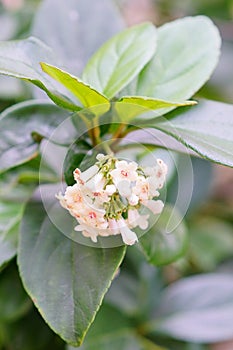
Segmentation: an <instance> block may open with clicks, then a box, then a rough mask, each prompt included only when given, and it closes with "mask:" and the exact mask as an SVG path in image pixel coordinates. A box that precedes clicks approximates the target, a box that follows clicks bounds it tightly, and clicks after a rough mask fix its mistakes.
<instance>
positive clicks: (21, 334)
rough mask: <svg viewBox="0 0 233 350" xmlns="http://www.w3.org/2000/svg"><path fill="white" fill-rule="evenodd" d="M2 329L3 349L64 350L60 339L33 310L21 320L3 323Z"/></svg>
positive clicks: (0, 328)
mask: <svg viewBox="0 0 233 350" xmlns="http://www.w3.org/2000/svg"><path fill="white" fill-rule="evenodd" d="M1 326H2V325H1ZM3 327H4V328H3ZM3 327H0V330H2V328H3V330H4V336H5V339H4V340H5V341H4V345H5V346H4V347H5V348H7V349H14V350H22V349H23V350H32V349H33V350H42V349H43V350H51V349H52V350H64V342H63V341H62V339H60V338H59V337H58V336H57V335H56V334H54V333H53V332H52V331H51V330H50V328H49V327H48V326H47V324H46V323H45V322H44V320H43V319H42V317H41V316H40V315H39V313H38V312H37V310H36V309H35V308H32V309H31V310H30V311H29V312H28V313H27V315H25V316H24V317H23V318H21V319H19V320H17V321H16V322H12V323H7V324H6V323H5V324H4V326H3Z"/></svg>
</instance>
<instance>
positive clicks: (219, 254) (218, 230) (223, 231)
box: [189, 217, 233, 271]
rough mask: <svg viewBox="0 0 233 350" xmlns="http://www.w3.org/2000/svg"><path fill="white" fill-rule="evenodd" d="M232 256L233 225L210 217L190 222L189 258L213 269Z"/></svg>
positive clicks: (203, 267) (198, 265)
mask: <svg viewBox="0 0 233 350" xmlns="http://www.w3.org/2000/svg"><path fill="white" fill-rule="evenodd" d="M230 257H233V232H232V226H231V225H229V224H228V223H227V222H224V221H221V220H218V219H214V218H208V217H207V218H204V219H202V220H200V221H198V222H191V223H190V246H189V259H191V262H192V263H193V264H194V265H195V266H196V267H198V268H199V269H200V270H201V271H211V270H214V269H215V268H217V266H218V264H219V263H220V262H222V261H223V260H224V259H227V258H230Z"/></svg>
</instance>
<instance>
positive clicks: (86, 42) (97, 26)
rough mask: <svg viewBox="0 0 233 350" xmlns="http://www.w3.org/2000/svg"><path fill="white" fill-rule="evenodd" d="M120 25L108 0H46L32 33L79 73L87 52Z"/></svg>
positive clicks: (86, 58) (118, 18)
mask: <svg viewBox="0 0 233 350" xmlns="http://www.w3.org/2000/svg"><path fill="white" fill-rule="evenodd" d="M90 8H91V11H89V9H90ZM51 13H53V14H54V16H51ZM123 27H124V25H123V20H122V18H121V16H120V14H119V12H118V11H117V8H116V6H115V4H114V2H113V1H112V0H97V1H93V0H78V1H77V0H66V1H65V2H64V1H63V0H46V1H43V2H42V3H41V4H40V7H39V8H38V11H37V13H36V16H35V19H34V25H33V28H32V33H33V35H35V36H36V37H38V38H40V39H41V40H43V41H44V42H46V43H47V44H48V45H49V46H50V47H52V48H53V50H54V52H56V54H57V55H58V57H60V58H61V59H62V62H63V63H64V64H65V67H66V68H67V69H68V70H69V71H71V72H72V73H73V74H78V75H80V74H81V72H82V70H83V68H84V65H85V64H86V62H87V60H88V59H89V58H90V57H91V55H93V53H94V52H95V51H96V50H97V49H98V48H99V47H100V46H101V45H102V44H103V43H104V42H105V41H106V40H108V39H109V38H111V37H112V36H113V35H114V34H116V33H117V32H119V31H120V30H121V29H123ZM97 33H98V34H97ZM50 63H53V62H50ZM54 63H55V62H54ZM57 64H58V62H57Z"/></svg>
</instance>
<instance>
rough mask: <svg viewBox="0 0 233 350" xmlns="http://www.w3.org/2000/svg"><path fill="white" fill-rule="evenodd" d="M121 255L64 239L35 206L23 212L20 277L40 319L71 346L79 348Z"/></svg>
mask: <svg viewBox="0 0 233 350" xmlns="http://www.w3.org/2000/svg"><path fill="white" fill-rule="evenodd" d="M72 229H73V228H72ZM124 254H125V248H124V247H120V248H112V249H102V248H101V249H100V248H98V249H96V248H90V247H87V246H84V245H81V244H77V243H75V242H74V241H72V240H70V239H67V238H66V237H65V236H64V235H63V234H62V233H61V232H60V231H59V230H58V229H57V227H56V226H54V225H53V224H52V222H51V221H50V220H49V218H48V217H47V215H46V212H45V209H44V208H43V205H42V204H41V203H39V202H31V203H30V204H29V205H28V206H27V208H26V212H25V215H24V218H23V223H22V227H21V235H20V244H19V254H18V263H19V268H20V274H21V277H22V280H23V283H24V286H25V289H26V290H27V292H28V294H29V295H30V297H31V298H32V300H33V301H34V303H35V305H36V306H37V307H38V309H39V311H40V313H41V314H42V316H43V318H44V319H45V320H46V322H47V323H48V324H49V325H50V327H51V328H52V329H53V330H54V331H55V332H56V333H58V334H59V335H60V336H61V338H62V339H64V340H65V341H66V342H67V343H69V344H72V345H74V346H78V345H80V344H81V343H82V341H83V338H84V336H85V334H86V332H87V330H88V328H89V327H90V324H91V323H92V322H93V320H94V317H95V315H96V312H97V311H98V309H99V307H100V305H101V303H102V300H103V297H104V295H105V293H106V291H107V289H108V288H109V286H110V283H111V280H112V279H113V278H114V275H115V273H116V271H117V269H118V267H119V265H120V263H121V261H122V259H123V256H124Z"/></svg>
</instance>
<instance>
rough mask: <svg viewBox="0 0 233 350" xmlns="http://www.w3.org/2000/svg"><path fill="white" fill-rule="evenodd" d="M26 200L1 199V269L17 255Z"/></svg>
mask: <svg viewBox="0 0 233 350" xmlns="http://www.w3.org/2000/svg"><path fill="white" fill-rule="evenodd" d="M23 210H24V202H19V203H13V202H4V201H0V269H1V267H3V266H4V265H5V264H6V263H7V262H8V261H10V260H11V259H12V258H14V257H15V255H16V252H17V243H18V232H19V224H20V220H21V218H22V215H23Z"/></svg>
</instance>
